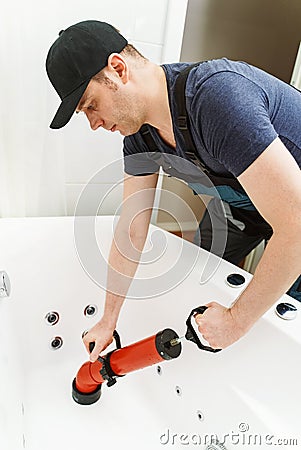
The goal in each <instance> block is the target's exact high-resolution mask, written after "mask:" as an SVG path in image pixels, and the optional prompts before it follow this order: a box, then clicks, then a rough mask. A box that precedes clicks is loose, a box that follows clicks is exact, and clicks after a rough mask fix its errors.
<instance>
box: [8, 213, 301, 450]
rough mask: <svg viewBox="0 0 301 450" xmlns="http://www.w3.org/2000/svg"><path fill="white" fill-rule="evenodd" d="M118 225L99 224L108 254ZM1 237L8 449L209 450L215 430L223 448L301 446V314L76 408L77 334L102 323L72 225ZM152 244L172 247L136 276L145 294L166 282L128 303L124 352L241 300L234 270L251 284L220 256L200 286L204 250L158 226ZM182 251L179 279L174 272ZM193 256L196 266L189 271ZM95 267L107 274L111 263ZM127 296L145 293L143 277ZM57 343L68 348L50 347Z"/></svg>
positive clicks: (18, 226)
mask: <svg viewBox="0 0 301 450" xmlns="http://www.w3.org/2000/svg"><path fill="white" fill-rule="evenodd" d="M82 220H83V221H85V220H88V219H85V218H83V219H82ZM112 224H113V218H111V217H99V218H97V219H96V224H95V235H96V237H97V240H98V243H99V246H100V248H101V251H102V254H103V255H107V253H108V251H109V247H110V241H111V237H112ZM0 230H1V232H0V249H1V257H0V270H5V271H6V272H7V273H8V275H9V277H10V281H11V287H12V291H11V296H10V298H6V299H1V300H0V338H1V344H2V345H1V350H0V370H1V385H0V449H1V450H2V449H3V450H21V449H24V448H25V449H28V450H41V449H43V450H54V449H55V450H65V449H66V448H70V449H72V450H80V449H82V448H89V447H90V448H91V447H92V446H93V448H96V449H98V448H99V449H103V448H111V449H114V450H115V449H116V450H117V449H120V448H131V449H134V450H136V449H137V450H138V449H146V450H158V449H163V448H171V449H181V448H200V449H202V450H203V449H206V448H207V447H208V445H209V441H210V436H211V435H212V436H213V437H214V436H215V435H216V436H217V437H218V438H219V440H220V441H221V442H224V446H225V448H226V449H228V450H229V449H244V448H251V449H258V450H259V449H264V448H266V449H269V448H275V447H276V448H277V447H278V448H282V447H284V448H301V436H300V431H299V430H300V412H301V406H300V405H301V390H300V380H301V364H300V345H301V331H300V330H301V316H300V311H299V310H298V314H297V318H296V319H295V320H293V321H291V322H288V321H284V320H281V319H280V318H278V317H277V316H276V314H275V313H274V308H272V309H271V310H270V311H268V313H267V314H265V316H264V317H263V318H262V319H261V320H260V321H259V322H258V323H257V324H256V325H255V326H254V327H253V329H252V330H251V331H250V332H249V333H248V334H247V335H246V336H245V337H244V338H243V339H241V340H240V341H239V342H238V343H236V344H235V345H233V346H231V347H230V348H228V349H226V350H224V351H222V352H220V353H217V354H211V353H207V352H202V351H200V350H198V349H197V347H196V346H195V345H194V344H193V343H190V342H184V343H183V349H182V354H181V355H180V357H179V358H177V359H176V360H172V361H167V362H163V363H162V364H160V367H161V374H158V370H157V366H153V367H149V368H146V369H143V370H140V371H137V372H135V373H131V374H128V375H127V376H125V377H123V378H120V379H118V381H117V384H116V385H114V386H112V387H110V388H108V387H107V386H106V385H104V386H103V387H102V396H101V398H100V400H99V401H98V402H97V403H95V404H94V405H91V406H80V405H77V404H76V403H75V402H74V401H73V400H72V397H71V383H72V380H73V378H74V376H75V375H76V373H77V370H78V369H79V367H80V366H81V364H82V363H83V362H85V361H86V360H87V359H88V358H87V354H86V351H85V349H84V347H83V344H82V341H81V334H82V332H83V331H84V330H87V329H89V328H90V327H91V326H92V325H93V324H94V323H95V322H96V321H97V320H98V319H99V318H100V317H101V313H102V309H103V304H104V291H103V289H101V288H100V287H99V286H98V285H97V284H95V283H94V282H93V281H92V279H91V278H90V276H89V275H88V274H87V272H86V271H85V270H84V269H83V267H82V265H81V262H80V260H79V258H78V254H77V251H78V248H76V238H74V219H73V218H35V219H29V218H28V219H1V221H0ZM149 238H150V239H149V242H150V248H152V249H153V250H154V248H155V247H156V245H161V244H162V242H163V241H164V240H165V241H164V242H165V244H164V245H165V250H164V251H163V252H162V254H160V255H159V257H158V258H157V259H156V260H154V261H153V263H150V264H145V265H144V266H143V267H141V268H139V271H138V273H137V275H138V276H139V277H140V280H141V279H142V280H143V279H144V278H146V277H147V276H149V277H150V280H147V281H146V284H145V286H146V289H148V291H147V292H151V289H152V286H151V285H152V283H153V284H157V285H158V284H159V282H160V283H161V282H162V283H163V284H162V294H161V295H153V296H152V297H150V298H147V299H128V300H127V302H126V304H125V306H124V308H123V311H122V313H121V316H120V319H119V324H118V331H119V333H120V335H121V340H122V344H123V345H128V344H130V343H132V342H136V341H138V340H140V339H143V338H145V337H147V336H151V335H153V334H155V333H157V332H158V331H160V330H162V329H164V328H172V329H174V330H175V331H176V332H177V333H178V334H179V335H183V334H184V333H185V330H186V328H185V320H186V318H187V316H188V314H189V312H190V311H191V309H192V308H194V307H196V306H199V305H201V304H204V303H206V302H209V301H219V302H220V303H223V304H225V305H228V304H230V303H231V302H232V301H233V300H234V299H235V298H236V296H237V295H238V294H239V292H240V291H241V288H240V289H233V288H231V287H229V286H227V285H226V283H225V278H226V276H227V275H228V274H230V273H232V272H233V271H235V272H238V273H241V274H244V275H245V277H246V278H247V280H250V278H251V275H250V274H247V273H245V272H244V271H243V270H241V269H238V268H236V267H234V266H233V265H231V264H229V263H227V262H225V261H222V262H221V264H220V265H219V266H218V268H217V270H216V272H215V274H214V275H213V276H212V277H211V278H210V279H209V280H208V281H207V282H206V283H204V284H200V283H199V278H200V271H201V269H202V267H203V266H202V265H203V264H204V261H205V260H206V258H207V252H205V251H203V250H199V249H196V247H195V246H193V245H192V244H189V243H187V242H183V241H182V240H180V239H179V238H177V237H175V236H172V235H170V234H167V233H165V232H163V231H161V230H160V231H159V230H158V229H157V228H155V227H151V230H150V234H149ZM162 238H164V239H163V241H162ZM183 248H184V250H183ZM88 251H89V250H88ZM196 252H197V253H196ZM179 253H181V255H182V259H181V261H179V262H178V266H176V269H175V270H176V272H177V273H170V272H171V271H170V270H167V268H170V267H173V265H174V264H175V259H176V258H177V255H178V254H179ZM189 255H191V257H192V259H193V260H194V264H193V265H191V267H190V270H187V261H189ZM86 256H87V258H89V254H88V255H86ZM216 260H217V259H216ZM85 269H86V268H85ZM99 270H100V271H103V272H104V273H105V270H106V267H105V265H103V266H101V264H100V266H99ZM162 272H163V273H166V277H165V279H169V278H170V279H172V277H174V280H175V283H174V284H175V285H176V286H175V288H174V289H172V288H171V287H170V286H169V284H167V285H164V282H165V281H164V280H163V281H162V280H161V277H160V273H162ZM179 274H180V275H181V274H182V275H183V274H184V275H185V276H180V275H179ZM163 278H164V277H163ZM156 280H159V281H158V282H157V281H156ZM141 286H142V287H141ZM157 287H158V286H156V288H157ZM131 289H132V290H131V293H132V294H133V295H135V289H137V292H138V293H139V292H140V291H141V289H143V282H142V284H141V285H140V284H139V283H138V284H137V286H135V284H133V286H132V288H131ZM139 295H140V294H139ZM146 297H148V295H146ZM288 300H289V301H290V302H291V303H293V304H294V305H296V306H297V307H298V309H300V307H299V304H298V303H297V302H295V301H294V300H293V299H290V298H289V297H287V296H284V297H283V298H282V299H281V301H288ZM89 304H95V305H97V306H98V309H99V311H98V314H97V315H96V316H94V317H86V316H85V315H84V309H85V307H86V306H87V305H89ZM50 311H57V312H58V313H59V316H60V320H59V322H58V323H57V324H56V325H54V326H49V325H47V324H46V322H45V319H44V318H45V315H46V314H47V313H48V312H50ZM56 336H59V337H62V339H63V346H62V347H61V348H60V349H59V350H56V351H54V350H51V349H50V342H51V340H52V339H53V338H54V337H56ZM247 444H249V445H247ZM208 448H209V447H208ZM210 448H212V449H213V450H214V449H215V448H217V449H218V448H221V447H218V446H216V447H210Z"/></svg>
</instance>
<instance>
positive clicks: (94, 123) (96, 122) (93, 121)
mask: <svg viewBox="0 0 301 450" xmlns="http://www.w3.org/2000/svg"><path fill="white" fill-rule="evenodd" d="M86 116H87V119H88V120H89V123H90V127H91V129H92V130H93V131H95V130H97V128H99V127H101V126H102V125H103V121H102V120H101V119H100V118H98V117H96V116H94V115H92V114H86Z"/></svg>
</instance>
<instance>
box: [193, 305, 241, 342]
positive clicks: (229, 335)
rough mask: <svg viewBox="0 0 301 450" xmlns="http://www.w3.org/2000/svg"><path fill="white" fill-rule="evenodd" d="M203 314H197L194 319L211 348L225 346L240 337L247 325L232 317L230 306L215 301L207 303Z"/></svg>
mask: <svg viewBox="0 0 301 450" xmlns="http://www.w3.org/2000/svg"><path fill="white" fill-rule="evenodd" d="M205 306H207V308H208V309H206V311H205V312H204V314H197V315H196V316H195V321H196V323H197V325H198V329H199V332H200V333H201V334H202V335H203V337H204V339H206V341H207V342H208V343H209V345H210V346H211V347H212V348H221V349H223V348H226V347H228V346H229V345H231V344H233V343H234V342H236V341H237V340H238V339H240V338H241V337H242V336H243V335H244V334H245V333H246V332H247V331H248V327H244V326H243V324H241V323H239V321H238V320H237V319H236V317H234V315H233V312H232V310H231V308H225V307H224V306H222V305H220V304H219V303H216V302H211V303H207V304H206V305H205Z"/></svg>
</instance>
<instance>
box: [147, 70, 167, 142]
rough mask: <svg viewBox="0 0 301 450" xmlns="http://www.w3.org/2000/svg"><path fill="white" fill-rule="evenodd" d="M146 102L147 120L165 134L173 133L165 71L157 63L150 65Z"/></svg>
mask: <svg viewBox="0 0 301 450" xmlns="http://www.w3.org/2000/svg"><path fill="white" fill-rule="evenodd" d="M146 104H147V113H146V122H147V123H149V124H150V125H152V126H153V127H155V128H157V129H158V130H159V131H161V132H162V133H163V134H168V133H171V132H172V119H171V113H170V107H169V99H168V90H167V82H166V77H165V72H164V70H163V68H162V67H161V66H158V65H155V64H153V65H152V66H151V67H149V83H148V85H147V98H146Z"/></svg>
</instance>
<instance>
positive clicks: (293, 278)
mask: <svg viewBox="0 0 301 450" xmlns="http://www.w3.org/2000/svg"><path fill="white" fill-rule="evenodd" d="M46 66H47V73H48V76H49V78H50V80H51V82H52V84H53V86H54V87H55V89H56V90H57V92H58V94H59V95H60V97H61V99H62V103H61V105H60V107H59V109H58V111H57V113H56V115H55V117H54V119H53V121H52V123H51V128H61V127H63V126H64V125H66V124H67V122H68V121H69V120H70V118H71V116H72V114H73V113H74V112H75V111H76V112H84V114H85V115H86V116H87V118H88V120H89V122H90V126H91V128H92V129H93V130H97V129H98V128H99V127H102V128H105V129H106V130H110V131H119V132H120V133H121V134H122V135H123V136H125V139H124V155H125V178H124V202H126V207H124V208H123V209H122V213H121V216H120V219H119V222H118V226H117V228H116V231H115V236H114V240H113V242H112V247H111V251H110V256H109V267H110V270H109V271H108V284H107V295H106V303H105V309H104V314H103V317H102V319H101V320H100V322H99V323H97V324H96V325H95V326H94V327H93V328H92V329H91V330H90V331H89V333H88V334H87V335H86V336H85V338H84V342H85V345H86V347H87V350H88V344H89V342H95V347H94V350H93V352H92V353H91V356H90V359H91V361H95V360H96V359H97V357H98V355H99V353H100V352H101V351H102V350H103V349H104V348H105V347H106V346H107V345H108V344H109V343H110V342H111V341H112V333H113V330H114V329H115V327H116V323H117V319H118V315H119V312H120V309H121V307H122V304H123V302H124V299H125V296H126V293H127V290H128V288H129V285H130V283H131V280H132V278H133V277H134V274H135V271H136V269H137V265H138V260H139V256H140V253H141V252H142V250H143V246H144V243H145V240H146V235H147V231H148V226H149V222H150V217H151V209H152V205H153V199H154V192H155V187H156V183H157V178H158V170H159V167H160V166H163V168H164V170H166V171H168V170H169V169H171V173H172V174H173V175H175V174H176V175H177V176H178V177H179V178H183V179H186V181H187V180H188V182H189V183H190V185H191V187H192V188H193V189H194V190H195V192H197V193H198V192H204V190H203V191H202V186H203V188H204V189H205V190H206V189H207V188H208V186H207V187H206V186H205V184H206V183H204V184H203V177H204V173H203V172H202V170H201V169H200V168H199V167H197V165H195V166H193V167H195V168H196V170H197V171H198V176H199V179H198V176H196V175H195V174H194V175H193V176H192V178H189V174H188V175H187V174H184V173H182V172H184V170H183V171H181V166H179V164H178V163H176V162H174V163H173V162H172V161H171V163H170V161H169V163H170V164H171V165H168V166H167V164H165V162H164V161H165V159H164V158H163V159H160V157H159V158H158V154H159V156H160V154H165V155H175V156H177V158H175V160H176V161H178V160H180V161H181V160H182V161H183V167H184V162H185V161H186V162H187V161H188V160H189V154H188V153H186V150H187V148H186V147H187V139H188V138H187V136H186V138H183V132H182V130H181V129H180V127H179V124H178V123H177V120H178V108H179V105H178V104H176V99H175V93H176V90H175V83H176V80H177V78H178V76H179V74H180V73H182V72H183V70H185V69H186V68H187V66H188V64H183V63H178V64H170V65H163V66H158V65H156V64H153V63H151V62H150V61H148V60H147V59H145V58H144V57H143V56H142V55H140V54H139V53H138V52H137V51H136V50H135V49H134V48H133V47H132V46H131V45H129V44H128V43H127V41H126V40H125V39H124V38H123V37H122V36H121V35H120V34H119V33H118V32H117V30H116V29H115V28H113V27H112V26H110V25H108V24H106V23H103V22H98V21H86V22H81V23H79V24H76V25H74V26H72V27H70V28H68V29H67V30H65V31H63V32H61V33H60V36H59V38H58V39H57V40H56V41H55V42H54V44H53V45H52V47H51V49H50V50H49V53H48V57H47V62H46ZM184 93H185V111H186V112H187V117H188V120H189V134H190V136H191V140H192V141H193V143H192V145H194V146H195V147H196V149H197V150H196V151H197V158H195V160H194V164H198V163H197V161H196V160H198V161H200V164H201V165H202V167H203V169H204V170H205V172H206V174H207V175H208V176H209V177H211V176H212V177H213V178H212V179H213V184H214V185H216V186H217V187H216V188H217V190H218V193H219V196H220V198H221V199H222V200H223V201H224V204H226V205H229V206H230V207H231V208H230V210H229V214H228V215H227V214H226V216H227V217H228V218H229V220H230V222H231V223H232V224H233V225H235V224H236V231H243V230H242V228H244V227H245V228H246V230H247V228H248V230H249V232H248V236H249V237H250V236H252V235H253V236H254V235H256V232H255V234H254V229H255V230H256V227H257V226H258V229H259V231H258V233H257V235H258V236H261V237H264V238H265V239H266V240H268V241H269V242H268V245H267V247H266V249H265V252H264V255H263V257H262V258H261V261H260V263H259V264H258V267H257V269H256V272H255V274H254V277H253V279H252V281H251V282H250V283H249V285H248V286H247V288H246V289H245V290H244V291H243V293H242V294H241V295H240V297H239V298H238V299H237V300H236V301H235V303H234V304H233V305H232V306H231V307H230V308H225V307H223V306H222V305H220V304H219V303H216V302H212V303H209V304H208V305H207V306H208V309H207V310H206V311H205V313H204V314H203V315H202V316H200V315H199V316H197V317H196V321H197V324H198V327H199V331H200V332H201V333H202V334H203V336H204V338H205V339H206V340H207V341H208V342H209V344H210V345H211V346H212V347H215V348H225V347H227V346H229V345H231V344H232V343H234V342H235V341H236V340H238V339H239V338H240V337H242V336H243V335H244V334H245V333H246V332H247V331H248V330H249V329H250V328H251V327H252V325H253V324H254V323H255V322H256V321H257V320H258V319H259V318H260V317H261V316H262V314H264V313H265V312H266V311H267V310H268V309H269V308H270V307H271V306H272V305H273V304H274V303H275V302H276V301H277V299H279V297H280V296H281V295H282V294H284V293H285V292H287V291H288V289H289V288H290V286H292V285H293V284H294V292H295V294H296V298H298V295H299V293H298V289H299V291H300V278H298V277H299V276H300V273H301V238H300V236H301V176H300V165H301V95H300V93H299V91H297V90H296V89H294V88H293V87H291V86H289V85H287V84H286V83H283V82H281V81H280V80H277V79H276V78H274V77H272V76H271V75H268V74H266V73H265V72H263V71H261V70H259V69H257V68H255V67H252V66H250V65H248V64H246V63H241V62H233V61H229V60H227V59H221V60H213V61H208V62H203V63H200V64H199V65H197V66H195V67H193V68H192V69H191V70H190V72H189V73H188V75H187V83H186V88H185V91H184ZM144 124H147V127H146V128H145V127H143V125H144ZM184 128H185V127H184ZM142 130H143V131H142ZM186 134H187V133H186ZM147 136H148V137H147ZM149 136H150V138H149ZM153 143H154V146H153V148H149V145H150V146H152V145H153ZM154 148H156V151H153V150H154ZM150 150H151V151H150ZM130 155H133V158H131V157H130V158H128V156H130ZM190 155H191V153H190ZM136 157H137V158H136ZM179 157H180V158H179ZM172 159H173V158H170V160H172ZM192 159H193V158H192ZM164 164H165V166H164ZM172 166H173V167H172ZM186 176H187V177H186ZM214 180H215V181H214ZM227 183H229V186H227ZM209 184H210V183H209ZM204 186H205V187H204ZM213 204H215V202H213ZM219 205H220V203H219ZM235 208H236V209H235ZM217 209H218V207H216V205H214V207H213V210H214V212H216V210H217ZM237 211H241V212H242V214H241V215H239V214H237ZM246 211H251V213H250V216H248V214H247V213H246ZM247 216H248V217H247ZM246 217H247V219H246V220H245V218H246ZM249 218H250V220H249ZM254 220H255V222H254ZM256 220H257V221H258V223H256ZM249 223H251V226H250V225H249ZM205 228H206V227H205ZM201 229H202V224H201ZM207 229H208V227H207ZM250 230H251V231H250ZM252 233H253V234H252ZM253 241H254V240H253ZM242 245H243V244H242ZM116 285H117V286H118V287H117V289H116ZM216 300H218V299H216ZM299 300H301V298H300V297H299Z"/></svg>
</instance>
